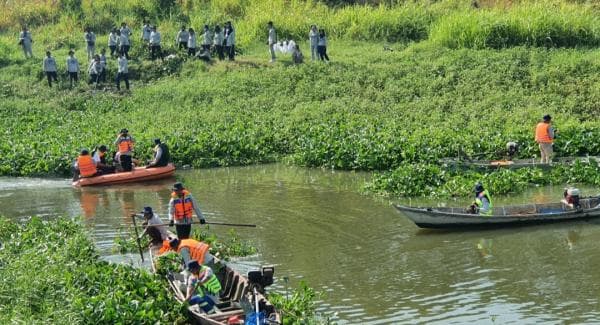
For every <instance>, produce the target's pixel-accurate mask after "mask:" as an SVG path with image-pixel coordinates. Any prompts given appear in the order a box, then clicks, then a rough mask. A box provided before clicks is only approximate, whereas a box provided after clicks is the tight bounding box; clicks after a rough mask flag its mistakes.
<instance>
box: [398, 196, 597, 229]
mask: <svg viewBox="0 0 600 325" xmlns="http://www.w3.org/2000/svg"><path fill="white" fill-rule="evenodd" d="M580 203H581V209H573V208H571V207H569V206H568V205H566V204H565V203H561V202H559V203H547V204H524V205H513V206H505V207H497V208H494V213H493V215H491V216H482V215H478V214H470V213H468V212H467V209H465V208H413V207H407V206H401V205H396V204H394V207H395V208H396V209H398V211H400V212H401V213H402V214H404V215H406V216H407V217H408V218H409V219H410V220H412V221H413V222H414V223H415V224H416V225H417V226H419V227H421V228H467V227H481V228H483V227H504V226H518V225H529V224H541V223H553V222H559V221H571V220H579V219H589V218H595V217H598V216H600V197H593V198H585V199H581V201H580Z"/></svg>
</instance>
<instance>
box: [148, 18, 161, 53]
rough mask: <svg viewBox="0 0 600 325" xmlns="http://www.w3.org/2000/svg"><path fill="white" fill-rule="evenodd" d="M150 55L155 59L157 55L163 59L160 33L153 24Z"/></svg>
mask: <svg viewBox="0 0 600 325" xmlns="http://www.w3.org/2000/svg"><path fill="white" fill-rule="evenodd" d="M150 57H151V59H152V60H155V59H156V58H157V57H160V58H161V59H162V54H161V48H160V33H159V32H158V31H157V30H156V26H152V32H151V33H150Z"/></svg>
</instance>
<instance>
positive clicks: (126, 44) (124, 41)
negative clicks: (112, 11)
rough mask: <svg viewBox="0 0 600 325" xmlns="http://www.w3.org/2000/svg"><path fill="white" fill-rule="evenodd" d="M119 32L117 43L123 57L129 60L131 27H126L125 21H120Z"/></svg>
mask: <svg viewBox="0 0 600 325" xmlns="http://www.w3.org/2000/svg"><path fill="white" fill-rule="evenodd" d="M119 32H120V35H119V45H120V47H121V48H120V50H121V53H124V54H125V57H126V58H127V59H128V60H129V49H130V48H131V41H130V37H131V29H129V27H127V24H126V23H122V24H121V29H120V30H119Z"/></svg>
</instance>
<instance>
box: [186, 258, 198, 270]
mask: <svg viewBox="0 0 600 325" xmlns="http://www.w3.org/2000/svg"><path fill="white" fill-rule="evenodd" d="M187 268H188V270H191V269H198V268H200V264H198V261H196V260H189V261H188V262H187Z"/></svg>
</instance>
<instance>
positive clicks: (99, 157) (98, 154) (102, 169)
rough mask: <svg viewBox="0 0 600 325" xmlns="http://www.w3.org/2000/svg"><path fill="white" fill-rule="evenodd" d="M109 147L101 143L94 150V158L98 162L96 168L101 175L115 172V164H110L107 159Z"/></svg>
mask: <svg viewBox="0 0 600 325" xmlns="http://www.w3.org/2000/svg"><path fill="white" fill-rule="evenodd" d="M107 151H108V148H106V146H105V145H101V146H99V147H97V148H96V149H94V151H92V159H93V160H94V162H95V163H96V170H97V173H98V174H99V175H104V174H112V173H114V172H115V166H110V165H109V164H108V163H107V161H106V153H107Z"/></svg>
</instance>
